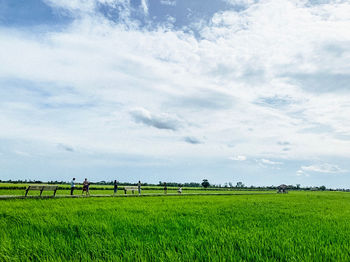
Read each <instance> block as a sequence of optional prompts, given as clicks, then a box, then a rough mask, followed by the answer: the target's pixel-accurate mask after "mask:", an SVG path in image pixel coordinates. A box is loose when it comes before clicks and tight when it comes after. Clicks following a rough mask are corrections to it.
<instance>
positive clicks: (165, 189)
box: [164, 182, 168, 194]
mask: <svg viewBox="0 0 350 262" xmlns="http://www.w3.org/2000/svg"><path fill="white" fill-rule="evenodd" d="M167 192H168V187H167V186H166V182H164V194H167Z"/></svg>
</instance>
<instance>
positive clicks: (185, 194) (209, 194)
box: [0, 192, 276, 200]
mask: <svg viewBox="0 0 350 262" xmlns="http://www.w3.org/2000/svg"><path fill="white" fill-rule="evenodd" d="M269 194H276V193H275V192H266V193H265V192H264V193H232V194H231V193H182V194H176V193H169V194H164V193H149V194H147V193H146V194H141V195H138V194H126V195H125V194H119V195H113V194H112V195H107V194H101V195H98V194H94V195H90V196H86V195H73V196H71V195H56V196H27V197H25V196H24V195H0V200H6V199H33V198H34V199H47V198H91V197H154V196H162V197H166V196H239V195H269Z"/></svg>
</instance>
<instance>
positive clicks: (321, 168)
mask: <svg viewBox="0 0 350 262" xmlns="http://www.w3.org/2000/svg"><path fill="white" fill-rule="evenodd" d="M299 171H301V172H303V171H312V172H317V173H329V174H335V173H342V172H345V171H346V170H343V169H341V168H340V167H339V166H337V165H332V164H329V163H323V164H315V165H310V166H302V167H301V170H299ZM299 171H298V172H299Z"/></svg>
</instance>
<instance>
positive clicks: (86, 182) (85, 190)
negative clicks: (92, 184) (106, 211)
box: [82, 178, 90, 195]
mask: <svg viewBox="0 0 350 262" xmlns="http://www.w3.org/2000/svg"><path fill="white" fill-rule="evenodd" d="M84 192H85V193H86V195H88V194H89V195H90V193H89V181H88V180H87V178H85V180H84V182H83V192H82V194H84Z"/></svg>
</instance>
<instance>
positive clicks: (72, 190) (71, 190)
mask: <svg viewBox="0 0 350 262" xmlns="http://www.w3.org/2000/svg"><path fill="white" fill-rule="evenodd" d="M74 188H75V177H73V179H72V181H71V182H70V195H71V196H73V193H74Z"/></svg>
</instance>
